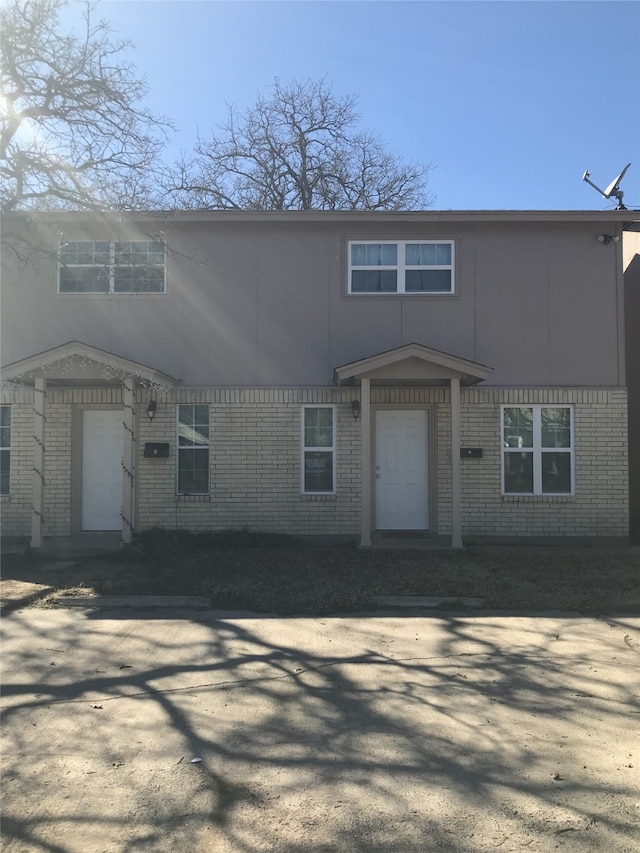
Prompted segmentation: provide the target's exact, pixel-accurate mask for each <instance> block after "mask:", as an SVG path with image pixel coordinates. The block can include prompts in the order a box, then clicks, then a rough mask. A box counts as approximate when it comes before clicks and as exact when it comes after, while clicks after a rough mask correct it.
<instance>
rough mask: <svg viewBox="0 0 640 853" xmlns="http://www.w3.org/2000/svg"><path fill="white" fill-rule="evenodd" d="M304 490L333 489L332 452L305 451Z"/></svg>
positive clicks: (323, 490)
mask: <svg viewBox="0 0 640 853" xmlns="http://www.w3.org/2000/svg"><path fill="white" fill-rule="evenodd" d="M304 490H305V492H332V491H333V453H332V452H331V451H329V450H326V451H324V450H323V451H318V450H310V451H305V454H304Z"/></svg>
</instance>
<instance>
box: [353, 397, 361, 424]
mask: <svg viewBox="0 0 640 853" xmlns="http://www.w3.org/2000/svg"><path fill="white" fill-rule="evenodd" d="M351 414H352V415H353V419H354V421H357V420H358V418H359V417H360V400H352V402H351Z"/></svg>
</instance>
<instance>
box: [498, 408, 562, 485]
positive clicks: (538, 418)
mask: <svg viewBox="0 0 640 853" xmlns="http://www.w3.org/2000/svg"><path fill="white" fill-rule="evenodd" d="M502 448H503V452H502V463H503V464H502V491H503V494H505V495H571V494H573V493H574V441H573V409H572V407H571V406H543V405H542V406H540V405H538V406H519V407H513V406H503V408H502Z"/></svg>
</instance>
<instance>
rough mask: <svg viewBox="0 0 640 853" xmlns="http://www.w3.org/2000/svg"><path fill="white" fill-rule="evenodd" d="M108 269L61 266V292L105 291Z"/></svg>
mask: <svg viewBox="0 0 640 853" xmlns="http://www.w3.org/2000/svg"><path fill="white" fill-rule="evenodd" d="M108 290H109V269H108V268H107V267H89V266H87V267H61V268H60V292H61V293H107V292H108Z"/></svg>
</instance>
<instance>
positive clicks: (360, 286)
mask: <svg viewBox="0 0 640 853" xmlns="http://www.w3.org/2000/svg"><path fill="white" fill-rule="evenodd" d="M348 290H349V293H350V294H358V293H360V294H363V293H364V294H379V293H382V294H385V293H386V294H390V293H399V294H421V293H450V294H451V293H454V291H455V285H454V244H453V241H452V240H440V241H436V240H421V241H417V240H416V241H394V242H386V241H385V242H380V243H375V242H372V241H366V242H364V241H363V242H355V241H353V242H350V243H349V287H348Z"/></svg>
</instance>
